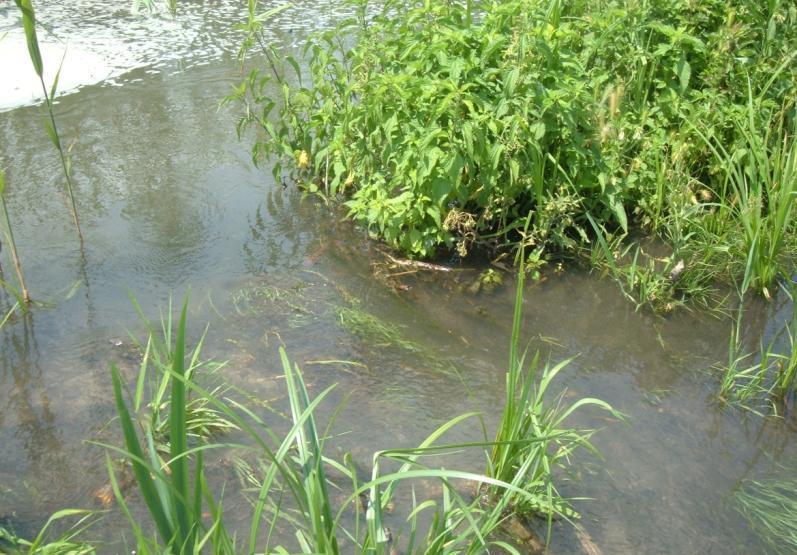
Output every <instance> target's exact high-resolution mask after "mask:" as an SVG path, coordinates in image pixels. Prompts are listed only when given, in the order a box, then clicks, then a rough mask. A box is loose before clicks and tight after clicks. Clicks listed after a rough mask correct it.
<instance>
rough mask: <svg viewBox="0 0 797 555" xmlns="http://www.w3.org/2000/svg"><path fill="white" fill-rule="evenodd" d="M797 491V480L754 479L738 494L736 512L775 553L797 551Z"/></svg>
mask: <svg viewBox="0 0 797 555" xmlns="http://www.w3.org/2000/svg"><path fill="white" fill-rule="evenodd" d="M795 491H797V481H795V480H762V481H755V480H750V481H746V482H745V483H743V484H742V487H741V488H740V489H739V491H737V492H736V499H735V501H736V509H737V510H738V511H739V512H741V513H742V514H743V515H744V517H745V518H746V519H747V521H748V522H749V523H750V526H751V527H752V528H753V530H755V531H756V532H757V533H758V535H759V537H760V538H761V539H762V540H763V541H764V543H766V545H767V546H768V547H769V548H770V549H771V550H772V551H773V552H774V553H794V552H795V551H797V495H795Z"/></svg>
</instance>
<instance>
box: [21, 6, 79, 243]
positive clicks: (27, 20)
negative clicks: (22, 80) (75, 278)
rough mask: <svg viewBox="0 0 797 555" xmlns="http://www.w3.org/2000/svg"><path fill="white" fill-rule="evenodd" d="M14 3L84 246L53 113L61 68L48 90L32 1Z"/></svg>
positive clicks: (64, 154)
mask: <svg viewBox="0 0 797 555" xmlns="http://www.w3.org/2000/svg"><path fill="white" fill-rule="evenodd" d="M14 1H15V2H16V4H17V7H18V8H19V10H20V12H21V13H22V25H23V27H24V29H25V38H26V40H27V44H28V54H29V55H30V60H31V64H32V65H33V69H34V70H35V71H36V75H37V76H38V77H39V82H40V83H41V87H42V94H43V95H44V101H45V104H46V106H47V113H48V115H49V120H48V121H45V127H46V129H47V135H48V136H49V137H50V141H52V143H53V146H55V148H56V149H57V150H58V155H59V156H60V158H61V167H62V169H63V171H64V177H65V178H66V188H67V192H68V194H69V202H70V206H71V208H72V219H73V220H74V222H75V229H76V230H77V234H78V237H79V238H80V242H81V244H82V243H83V233H82V232H81V231H80V220H79V219H78V214H77V205H76V203H75V192H74V187H73V185H72V165H71V162H70V160H69V158H68V157H67V155H66V153H65V152H64V148H63V145H62V144H61V137H60V135H59V134H58V126H57V125H56V122H55V113H54V111H53V99H54V98H55V92H56V90H57V89H58V79H59V77H60V75H61V68H60V67H59V68H58V71H57V72H56V74H55V79H54V80H53V83H52V86H51V87H50V89H49V90H48V89H47V85H45V84H44V62H43V61H42V56H41V52H40V50H39V39H38V37H37V35H36V15H35V13H34V10H33V2H32V0H14Z"/></svg>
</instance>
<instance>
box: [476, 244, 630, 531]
mask: <svg viewBox="0 0 797 555" xmlns="http://www.w3.org/2000/svg"><path fill="white" fill-rule="evenodd" d="M520 256H523V250H521V253H520ZM524 284H525V277H524V272H523V270H521V271H519V272H518V283H517V292H516V298H515V310H514V314H513V320H512V337H511V340H510V347H509V366H508V370H507V373H506V398H505V401H504V409H503V413H502V416H501V420H500V422H499V424H498V430H497V432H496V435H495V440H494V442H493V447H492V451H491V453H490V456H489V457H488V461H487V470H486V474H487V475H488V476H491V477H493V478H496V479H498V480H500V481H502V482H506V483H510V484H512V485H515V486H517V487H518V488H521V489H522V490H523V491H524V492H525V493H526V494H527V495H525V496H523V497H518V498H516V497H515V495H514V494H512V493H509V492H499V491H497V490H494V489H491V490H489V492H488V493H489V495H490V496H491V497H493V498H495V497H497V496H504V497H510V503H511V504H512V505H513V510H515V511H516V512H518V513H521V514H524V513H526V514H528V513H532V514H537V515H541V516H543V517H545V518H547V519H548V526H549V532H550V526H551V523H552V519H553V517H554V516H557V515H559V516H565V517H574V516H577V515H576V513H575V512H574V511H573V510H572V509H571V508H570V507H569V506H568V504H567V502H566V500H565V499H563V498H562V497H561V496H560V495H559V493H558V491H557V489H556V486H555V483H554V480H555V476H554V472H555V469H556V468H557V467H563V466H566V464H567V463H568V461H569V457H570V455H571V454H572V453H573V451H575V450H576V449H578V448H582V447H583V448H587V449H590V450H594V448H593V447H592V445H591V444H590V441H589V439H590V437H591V435H592V433H593V431H592V430H577V429H572V428H566V427H564V425H563V424H564V421H565V420H566V419H567V418H568V417H569V416H570V415H571V414H573V413H574V412H575V411H577V410H579V409H580V408H582V407H589V406H592V407H597V408H600V409H602V410H606V411H608V412H609V413H610V414H612V415H614V416H615V417H617V418H622V415H620V413H618V412H616V411H615V410H614V409H613V408H612V407H611V406H610V405H609V404H607V403H606V402H604V401H601V400H599V399H594V398H582V399H579V400H577V401H575V402H574V403H572V404H571V405H569V406H568V405H566V404H565V403H564V393H565V392H562V393H561V394H560V395H559V396H558V397H556V398H554V399H553V400H549V399H548V390H549V388H550V385H551V382H552V381H553V380H554V379H555V378H556V376H557V375H558V374H559V372H561V371H562V369H564V368H565V367H566V366H567V365H568V364H569V363H570V362H571V360H570V359H568V360H564V361H562V362H560V363H558V364H556V365H553V366H551V365H550V364H548V363H545V364H544V365H543V364H541V363H540V353H539V352H537V353H535V354H533V355H532V356H531V357H530V359H528V360H527V356H528V352H527V351H524V350H521V346H520V332H521V320H522V312H523V311H522V306H523V294H524Z"/></svg>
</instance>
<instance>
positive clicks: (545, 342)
mask: <svg viewBox="0 0 797 555" xmlns="http://www.w3.org/2000/svg"><path fill="white" fill-rule="evenodd" d="M295 4H296V5H297V7H296V8H295V9H294V10H292V11H288V12H285V13H283V14H281V15H280V16H279V18H278V19H277V20H276V21H275V22H274V25H273V29H271V30H270V36H272V37H273V40H276V41H280V42H281V43H283V44H286V45H288V46H291V45H295V44H297V43H298V42H300V40H301V36H302V35H303V34H304V33H306V32H307V30H309V29H313V28H318V27H321V26H324V25H329V24H331V23H332V22H334V21H335V20H336V19H338V18H340V17H342V15H343V14H344V12H345V11H344V10H343V9H342V8H339V7H338V8H336V7H335V3H334V2H332V1H330V2H322V3H318V2H295ZM37 6H38V10H39V14H40V18H41V19H42V21H44V22H45V23H46V24H48V25H50V26H51V27H52V29H53V32H54V33H55V34H56V35H57V36H59V37H62V38H63V37H68V39H69V42H70V44H74V45H78V46H80V47H81V48H84V49H87V50H91V51H92V52H94V53H95V54H96V55H98V56H101V57H102V58H103V59H104V60H106V61H107V62H108V64H109V66H112V67H113V71H112V73H113V78H112V79H110V80H103V81H101V82H98V83H93V84H89V85H86V86H83V87H81V88H79V90H78V91H77V92H74V93H71V94H66V95H64V96H62V97H60V98H59V101H58V104H57V116H58V118H59V125H60V128H61V131H62V134H63V138H64V142H65V144H67V145H69V146H70V148H71V157H72V159H73V166H74V172H75V181H76V185H77V191H76V196H77V198H78V203H79V209H80V215H81V217H82V220H83V230H84V235H85V249H84V250H83V252H81V249H80V248H79V242H78V241H77V238H76V235H75V232H74V229H73V227H72V224H71V218H70V215H69V210H68V205H67V204H66V201H65V197H64V191H63V178H62V175H61V173H60V167H59V161H58V158H57V156H56V153H55V152H54V151H53V149H52V147H51V146H50V144H49V142H48V140H47V136H46V134H45V132H44V129H43V127H42V111H41V107H40V106H23V107H17V108H14V109H12V110H9V111H6V112H3V113H0V136H2V141H1V142H0V166H2V167H3V168H5V170H6V177H7V184H8V189H9V191H8V193H9V211H10V213H11V218H12V221H13V225H14V228H15V232H16V237H17V242H18V247H19V250H20V252H21V255H22V261H23V264H24V266H25V271H26V275H27V278H28V287H29V289H30V290H31V292H32V294H33V295H34V297H35V298H36V299H37V300H39V301H42V302H43V303H45V306H42V307H39V308H36V309H35V310H34V311H33V314H32V315H31V316H30V317H29V318H24V319H23V318H18V319H15V320H14V321H13V322H12V323H11V324H10V325H7V326H6V327H5V329H3V330H2V331H0V518H3V519H5V521H6V522H8V521H12V522H13V523H14V524H15V527H16V528H17V530H18V531H21V532H31V533H35V531H36V530H37V529H38V527H39V526H41V524H42V523H43V522H44V521H45V520H46V518H47V515H49V514H50V513H52V512H53V511H55V510H58V509H60V508H64V507H90V508H99V506H98V502H97V500H96V499H95V496H94V494H95V492H96V491H97V489H98V488H101V487H102V486H103V485H105V483H106V482H107V478H106V475H105V466H104V458H103V457H104V455H103V451H102V450H101V449H99V448H97V447H95V446H93V445H90V444H87V443H86V442H87V441H118V439H119V438H118V436H117V431H116V427H115V426H116V424H115V422H113V423H110V424H109V422H110V421H111V419H112V418H113V415H114V410H113V404H112V396H111V389H110V376H109V372H108V363H109V362H110V361H114V362H116V363H117V364H119V365H120V366H121V367H122V369H123V372H125V375H126V376H127V377H128V378H131V379H132V376H133V372H134V371H135V365H136V363H137V357H136V354H135V351H134V350H133V349H132V348H131V346H130V340H129V338H128V337H127V333H128V331H129V332H130V333H132V334H133V335H134V336H136V337H139V338H140V337H142V336H143V325H142V324H141V322H140V321H139V319H138V317H137V316H136V314H135V311H134V309H133V307H132V305H131V303H130V300H129V297H128V295H130V294H132V295H134V296H135V297H136V298H137V299H138V302H139V303H140V304H141V306H142V307H144V310H145V312H146V313H147V315H148V316H149V317H150V318H153V319H157V318H158V317H159V310H161V309H164V310H165V309H166V307H167V306H168V302H169V299H170V297H171V296H174V297H175V298H176V299H180V298H182V296H183V294H184V293H185V292H186V290H187V289H188V288H189V287H190V289H191V298H192V301H193V302H192V305H191V311H190V319H191V322H192V325H191V336H192V337H193V338H194V339H196V338H197V337H198V336H199V335H200V334H201V332H202V330H203V329H204V324H205V323H209V324H210V331H209V334H208V339H207V345H206V350H205V353H206V355H207V356H209V357H213V358H215V359H217V360H229V364H228V366H227V367H226V369H225V370H224V377H225V379H226V380H227V381H229V382H230V383H231V384H234V385H236V386H239V387H242V388H245V389H246V390H247V391H249V392H250V393H251V394H252V395H253V396H255V397H257V398H259V399H265V400H269V401H270V402H271V404H272V405H273V407H274V408H276V409H280V408H284V407H285V403H284V393H283V382H282V381H281V380H280V379H279V375H280V368H279V362H278V355H277V347H278V346H280V345H285V346H286V348H287V349H288V351H289V354H290V355H291V356H292V358H294V359H296V360H297V361H298V362H299V363H300V364H301V365H302V366H303V367H304V369H305V373H306V377H307V379H308V381H309V383H310V387H311V391H312V392H315V393H318V392H320V391H322V390H323V389H324V388H325V387H326V386H328V385H331V384H334V383H337V384H338V386H337V388H336V389H335V390H334V391H333V393H332V394H331V396H330V399H329V401H330V402H329V404H328V405H327V406H326V407H325V408H324V410H323V411H322V414H325V415H329V414H330V413H331V412H332V410H333V409H334V405H335V403H337V402H342V401H344V400H345V401H346V408H345V409H344V410H343V412H342V414H341V415H340V417H339V418H338V421H337V423H336V426H335V430H336V431H337V432H339V433H341V434H343V432H346V433H345V434H343V435H340V436H338V437H336V438H335V440H334V441H333V442H332V449H333V453H334V454H339V453H342V452H343V451H348V450H350V451H352V452H353V454H354V457H355V460H356V461H357V463H358V464H359V465H362V467H363V468H367V467H368V464H369V461H370V457H371V453H372V452H373V451H375V450H377V449H382V448H385V447H393V446H412V445H416V444H418V443H419V442H420V441H421V440H422V439H423V438H424V437H425V436H426V435H427V434H429V433H430V432H431V431H432V430H434V428H435V427H436V426H438V425H440V424H441V423H443V422H444V421H446V420H448V419H449V418H452V417H454V416H456V415H458V414H461V413H463V412H466V411H471V410H478V411H482V412H483V414H484V417H485V421H486V423H487V425H488V427H489V428H490V429H492V428H493V426H494V424H495V422H496V421H497V419H498V416H499V414H498V409H497V407H500V403H501V399H502V396H503V384H504V370H505V360H506V357H507V353H506V350H507V344H508V337H509V326H510V318H511V312H512V304H513V298H514V287H513V283H512V279H511V276H505V279H504V284H503V285H501V286H499V287H498V288H496V289H495V290H494V291H492V292H480V293H477V294H474V293H472V292H470V287H469V286H470V285H471V284H472V283H473V281H474V280H475V279H476V277H477V275H478V272H479V268H478V265H477V264H475V263H474V264H473V265H472V266H473V267H471V265H468V264H460V265H456V268H457V271H454V272H450V273H445V274H443V273H428V274H427V273H423V272H421V273H418V274H412V275H404V276H400V277H398V278H395V279H392V280H391V279H383V278H384V271H383V269H381V267H380V266H379V263H380V262H383V261H384V260H385V258H384V256H383V255H382V254H381V252H380V250H381V247H380V246H379V245H378V244H374V243H372V242H370V241H369V240H368V239H367V237H366V236H365V234H364V232H363V231H362V230H358V229H356V228H354V227H352V226H350V225H348V224H346V223H344V222H342V221H341V214H340V213H339V212H336V211H335V210H332V209H330V208H328V207H325V206H323V205H321V204H320V203H317V202H315V201H312V200H308V199H304V200H303V199H302V198H301V197H300V195H299V194H298V193H297V192H296V191H295V189H294V188H292V187H288V188H284V187H283V185H282V184H280V183H275V182H274V181H273V180H272V178H271V177H270V171H269V168H262V169H261V168H256V167H254V166H253V165H252V164H251V162H250V159H249V144H248V142H246V141H244V142H243V143H239V142H238V140H237V138H236V135H235V130H234V122H235V117H236V112H235V109H234V108H223V109H219V108H218V101H219V99H220V98H221V97H222V96H224V95H225V94H227V93H228V92H229V91H230V88H231V85H232V84H234V83H235V82H236V80H237V79H240V77H241V71H240V68H239V66H238V65H237V63H236V61H235V50H236V48H237V44H238V41H239V40H240V35H239V34H238V33H237V32H236V31H234V30H231V29H232V26H233V25H234V24H235V23H238V22H240V21H242V20H243V18H244V17H245V14H244V10H243V3H241V2H236V1H233V0H222V1H218V2H207V3H201V2H188V3H184V4H181V13H180V14H179V15H178V17H177V18H176V19H172V18H170V17H168V16H165V15H155V16H143V15H140V16H137V17H136V16H132V15H131V14H130V13H129V10H126V9H124V8H125V5H124V3H123V4H122V5H121V6H122V7H121V8H119V9H118V10H115V11H114V10H111V11H108V9H107V7H103V3H100V2H97V1H96V0H93V1H92V0H81V1H80V2H75V3H70V6H69V7H65V6H64V4H63V3H61V2H54V1H44V0H42V1H40V2H37ZM16 21H17V20H16V14H15V11H14V10H13V9H11V8H9V7H6V6H4V7H2V8H0V33H2V32H3V30H4V29H13V28H14V26H15V25H16V24H17V23H16ZM4 78H5V77H4ZM249 140H251V139H249ZM4 262H6V261H5V260H4ZM8 264H9V263H8V262H6V266H7V267H6V268H5V270H6V275H7V276H8V275H9V274H10V266H8ZM546 278H547V279H546V280H545V281H543V282H542V283H537V284H531V285H530V286H529V288H528V291H527V293H526V302H525V315H526V317H525V322H524V331H525V336H526V337H527V338H528V339H529V341H530V342H531V343H530V344H531V346H532V347H533V348H540V349H542V351H543V353H544V356H550V357H551V358H552V359H554V360H561V359H563V358H567V357H575V358H574V360H573V362H572V363H571V364H570V365H569V366H568V370H567V371H566V372H564V373H563V374H562V376H561V378H560V380H559V382H558V389H560V390H561V389H562V388H565V387H566V388H567V389H568V393H567V394H566V395H567V398H568V399H573V398H576V397H578V396H594V397H599V398H602V399H605V400H606V401H608V402H610V403H611V404H612V405H614V406H615V408H617V409H618V410H620V411H622V412H623V413H625V414H627V415H628V423H627V424H619V423H617V422H616V421H614V420H613V419H610V418H607V417H606V415H605V414H603V413H600V412H596V411H591V412H584V413H581V414H579V415H577V416H576V418H574V419H573V423H574V424H576V425H581V426H585V427H590V428H599V429H600V431H599V432H598V433H597V434H596V435H595V437H594V443H595V445H596V447H598V449H599V450H600V451H601V453H602V454H603V458H602V459H598V458H595V457H593V456H590V455H588V454H580V455H579V456H577V458H576V461H575V463H576V464H575V465H574V471H573V472H572V474H571V475H569V476H563V477H562V478H563V482H562V492H563V493H564V494H565V495H569V496H578V497H588V498H591V499H590V500H581V501H576V502H575V506H576V508H577V510H578V511H579V512H581V514H582V515H583V518H582V521H581V522H582V525H583V526H584V528H585V529H586V530H587V531H588V532H589V534H590V536H591V537H592V539H593V540H594V541H595V543H596V544H597V545H598V546H599V547H600V548H601V549H602V551H603V552H604V553H751V552H757V551H760V550H761V546H760V544H759V543H758V541H757V539H756V537H755V535H754V534H753V533H752V532H751V531H750V530H749V528H748V527H747V524H746V523H745V521H744V520H743V519H742V518H741V517H740V516H739V514H738V513H737V512H736V511H735V510H734V508H733V503H732V495H733V492H734V491H735V489H736V488H737V487H738V485H739V483H740V481H741V480H743V479H746V478H760V477H766V476H772V475H779V476H787V475H788V473H789V472H790V470H787V469H783V468H782V466H783V465H788V464H790V461H791V460H793V459H794V455H795V442H794V432H795V430H794V428H795V422H794V420H793V419H792V418H791V417H789V418H786V419H782V420H762V419H760V418H754V417H750V416H749V415H745V414H743V413H739V412H736V411H733V410H728V409H727V408H724V407H722V406H720V405H719V404H718V403H717V402H716V401H715V398H714V393H715V391H716V388H717V382H718V377H717V376H716V375H715V374H712V372H711V371H710V370H709V368H710V367H711V365H712V364H714V363H716V362H718V361H720V360H723V358H724V357H725V356H726V347H727V333H728V331H729V326H730V324H729V322H728V321H725V320H720V319H717V318H714V317H712V316H710V315H703V314H700V313H690V312H679V313H676V314H673V315H671V316H669V317H667V318H661V317H656V316H653V315H651V314H648V313H646V312H645V311H639V312H635V311H634V310H633V307H632V306H631V305H629V303H628V302H626V301H625V300H624V299H623V298H622V297H621V295H620V294H619V292H618V290H617V288H616V287H615V286H614V285H613V284H611V283H610V282H608V281H604V280H601V279H599V278H597V277H595V276H590V275H586V274H583V273H580V272H578V271H575V270H574V271H568V272H566V273H564V274H562V275H557V274H556V273H555V272H553V271H549V272H547V273H546ZM0 302H1V303H3V305H4V306H5V305H8V303H9V302H10V299H8V298H7V296H6V297H3V298H0ZM341 308H344V309H356V310H358V311H361V312H363V313H365V314H368V315H370V317H372V318H375V319H378V320H379V319H381V320H382V321H386V322H390V323H392V324H393V325H395V326H396V327H397V330H398V334H399V336H400V339H401V341H395V340H394V341H385V339H384V337H381V336H379V335H378V334H369V333H362V332H361V331H360V332H358V331H356V330H352V329H350V328H349V327H347V326H344V325H341V319H340V314H339V311H340V309H341ZM788 310H789V307H787V306H785V305H783V303H775V304H773V305H772V306H771V307H758V308H757V309H756V310H755V311H752V312H751V313H749V315H748V320H747V322H748V324H747V329H746V333H747V334H748V336H749V337H750V338H751V340H752V342H753V343H755V337H756V334H760V333H761V330H764V329H768V330H770V333H771V330H772V329H773V328H774V326H775V324H774V322H776V321H777V320H778V319H779V318H781V317H782V316H783V314H786V313H787V312H788ZM378 320H377V321H378ZM120 343H121V345H120ZM408 346H411V347H408ZM332 359H334V360H348V361H352V362H356V363H358V364H357V365H340V364H339V365H328V364H319V363H318V362H317V361H320V360H332ZM264 414H270V413H268V411H266V410H265V409H264ZM274 418H276V417H274ZM275 425H277V426H280V423H279V421H278V420H277V421H275ZM479 438H480V430H479V428H478V426H476V425H475V423H474V425H473V426H471V427H465V428H462V429H459V430H457V431H455V432H454V433H453V434H452V436H451V440H452V441H454V440H459V439H479ZM480 456H481V455H480V454H479V453H472V454H467V455H464V456H463V457H462V459H461V461H460V462H461V464H463V465H464V466H466V467H469V468H472V469H474V470H478V469H479V468H480V465H481V464H482V461H481V459H480V458H479V457H480ZM224 463H225V461H217V462H216V463H214V464H213V465H212V470H211V472H212V474H213V478H214V480H216V482H217V483H219V482H222V481H226V482H227V483H228V484H229V488H230V493H229V495H230V496H231V497H230V498H231V499H237V497H236V495H237V493H236V488H237V487H238V486H237V479H236V478H235V475H234V473H233V472H232V470H231V469H230V468H229V466H227V465H225V464H224ZM132 500H133V503H134V504H135V495H132ZM232 506H237V507H238V509H233V510H231V512H232V515H233V516H237V517H240V518H241V519H242V521H244V520H245V517H246V510H245V504H243V503H238V504H237V505H236V504H235V503H233V504H232ZM398 512H400V511H398ZM120 519H121V517H120V516H119V515H118V514H116V513H115V512H113V511H111V512H110V513H109V514H108V515H107V516H106V517H105V519H104V520H103V521H102V522H101V523H100V524H98V525H97V526H95V527H94V528H93V530H92V533H93V534H94V535H95V536H96V537H98V538H104V539H106V540H108V541H113V542H122V541H124V538H122V537H120V533H119V530H120V529H124V526H123V525H122V526H120V524H119V523H120ZM396 520H398V516H396ZM2 522H3V521H0V524H2ZM391 526H393V527H394V528H399V527H400V522H394V523H391ZM127 539H129V538H127ZM116 545H117V546H121V545H122V543H117V544H116ZM120 549H121V548H120ZM553 549H554V552H556V553H580V552H582V551H581V550H582V547H581V546H580V543H579V541H578V539H577V537H576V535H575V534H574V532H573V529H572V528H571V527H570V526H568V525H567V524H566V523H557V525H556V526H555V537H554V543H553Z"/></svg>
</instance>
